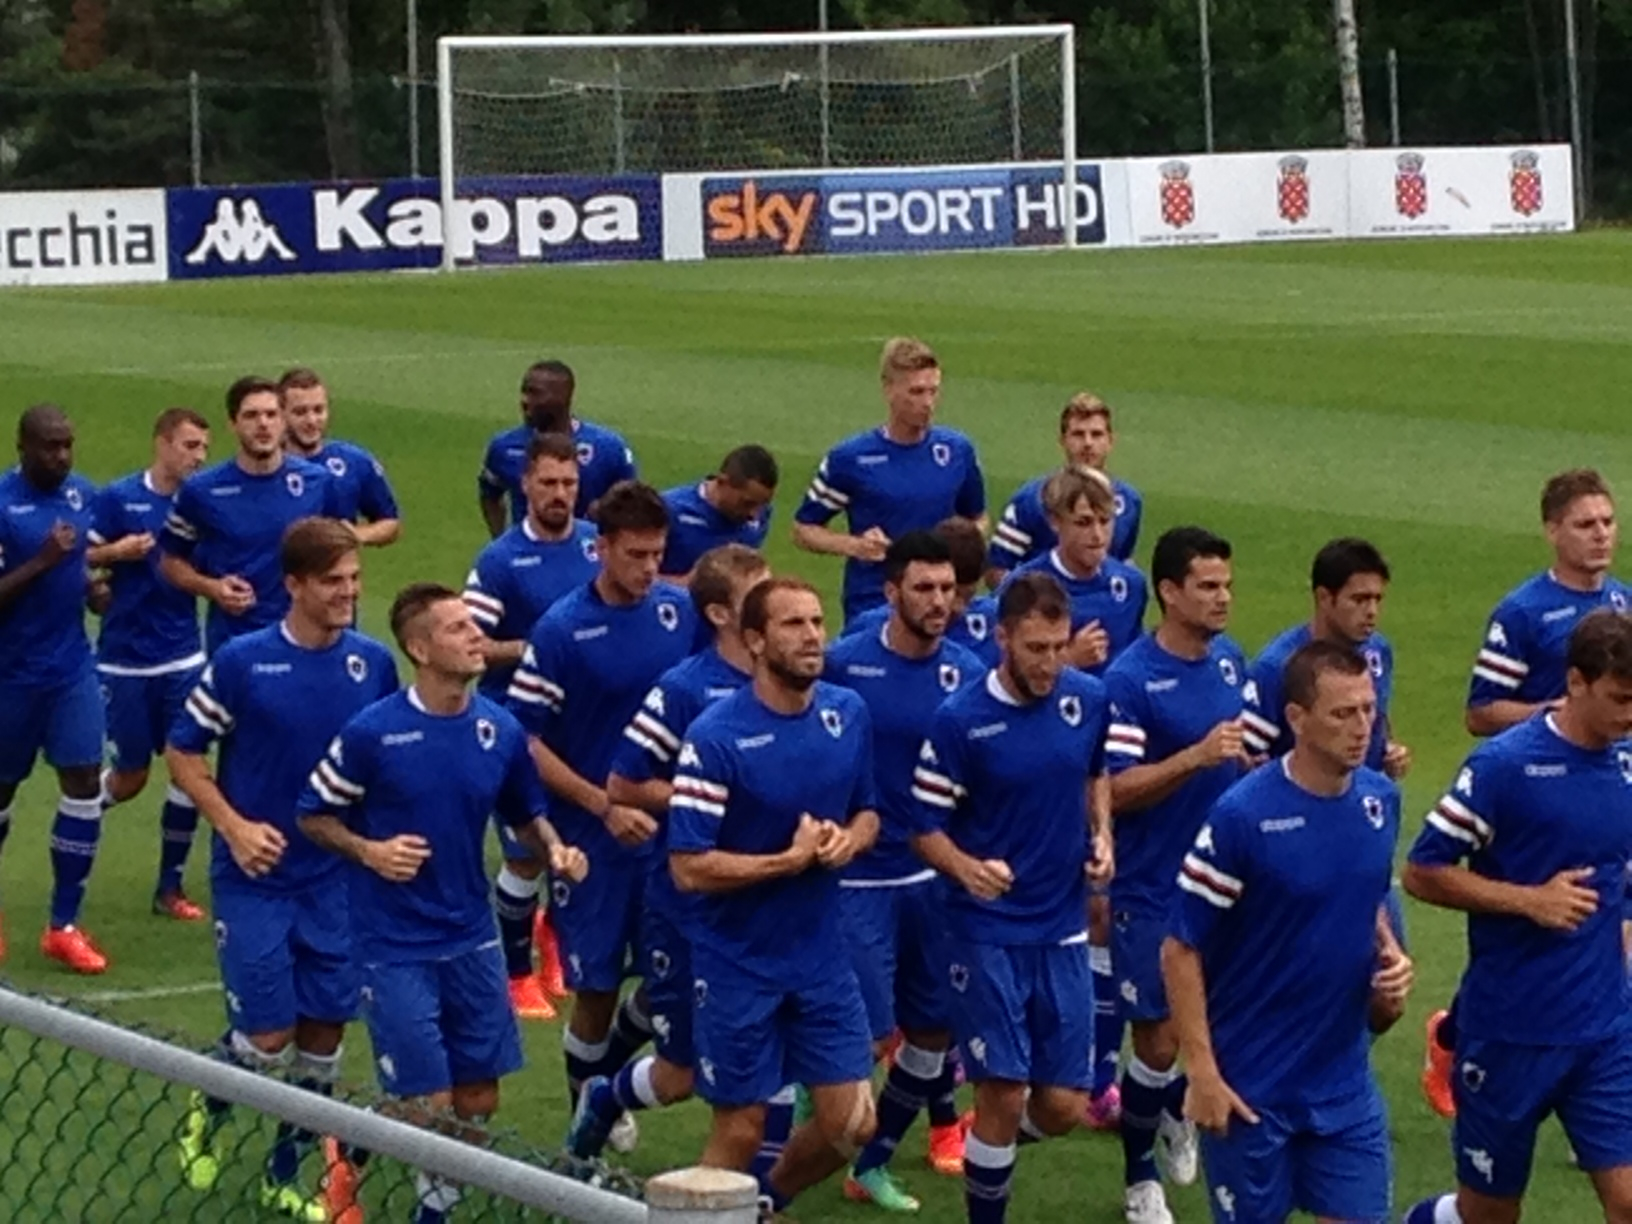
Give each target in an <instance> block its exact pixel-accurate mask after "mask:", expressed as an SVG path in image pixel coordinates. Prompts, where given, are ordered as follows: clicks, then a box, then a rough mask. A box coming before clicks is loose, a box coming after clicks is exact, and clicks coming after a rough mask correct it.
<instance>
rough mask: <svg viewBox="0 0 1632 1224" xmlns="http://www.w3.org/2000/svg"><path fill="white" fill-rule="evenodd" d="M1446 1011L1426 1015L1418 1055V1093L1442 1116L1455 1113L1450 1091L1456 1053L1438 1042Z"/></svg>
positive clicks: (1452, 1095)
mask: <svg viewBox="0 0 1632 1224" xmlns="http://www.w3.org/2000/svg"><path fill="white" fill-rule="evenodd" d="M1448 1014H1449V1013H1447V1012H1446V1011H1444V1010H1443V1009H1441V1010H1440V1011H1436V1012H1435V1013H1434V1014H1433V1015H1431V1016H1429V1017H1428V1025H1427V1030H1426V1033H1425V1036H1426V1038H1427V1049H1426V1050H1425V1051H1424V1052H1423V1057H1422V1095H1423V1097H1424V1099H1426V1100H1427V1102H1428V1108H1430V1109H1432V1110H1433V1111H1434V1112H1435V1113H1437V1114H1438V1115H1439V1116H1440V1117H1442V1118H1454V1117H1456V1097H1455V1095H1454V1094H1453V1093H1452V1092H1451V1072H1452V1070H1453V1069H1454V1067H1455V1065H1456V1055H1454V1054H1452V1053H1451V1051H1449V1050H1447V1049H1446V1048H1445V1047H1444V1046H1442V1045H1440V1044H1439V1026H1440V1023H1441V1022H1442V1021H1443V1020H1444V1019H1445V1017H1446V1016H1447V1015H1448Z"/></svg>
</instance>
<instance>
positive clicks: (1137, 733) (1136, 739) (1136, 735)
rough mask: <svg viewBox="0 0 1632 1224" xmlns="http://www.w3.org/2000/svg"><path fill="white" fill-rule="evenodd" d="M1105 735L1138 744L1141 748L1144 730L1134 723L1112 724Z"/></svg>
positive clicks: (1143, 740)
mask: <svg viewBox="0 0 1632 1224" xmlns="http://www.w3.org/2000/svg"><path fill="white" fill-rule="evenodd" d="M1105 734H1107V735H1116V736H1120V737H1121V738H1122V739H1125V740H1127V741H1129V742H1130V743H1134V744H1138V745H1139V746H1140V747H1143V746H1144V743H1145V729H1144V728H1143V727H1141V726H1138V725H1136V724H1134V723H1112V724H1111V725H1110V728H1109V729H1108V730H1107V731H1106V732H1105Z"/></svg>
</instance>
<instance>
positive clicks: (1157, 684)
mask: <svg viewBox="0 0 1632 1224" xmlns="http://www.w3.org/2000/svg"><path fill="white" fill-rule="evenodd" d="M1246 672H1247V664H1246V659H1245V656H1243V655H1242V653H1241V648H1240V647H1239V646H1237V645H1236V644H1235V643H1234V642H1232V641H1231V640H1230V639H1229V638H1227V637H1225V636H1223V635H1222V634H1221V635H1219V636H1218V637H1215V638H1214V639H1213V640H1212V642H1211V643H1209V644H1208V647H1207V653H1206V654H1205V655H1203V656H1202V657H1201V658H1199V659H1181V658H1179V657H1178V656H1177V655H1174V654H1170V653H1168V652H1167V651H1166V650H1164V649H1163V648H1162V646H1161V645H1160V644H1159V643H1158V642H1157V641H1156V635H1155V633H1147V634H1146V635H1145V636H1144V637H1142V638H1140V639H1139V640H1138V641H1137V642H1135V643H1134V644H1133V645H1132V646H1130V647H1129V648H1128V649H1127V650H1126V651H1125V652H1124V653H1123V655H1122V657H1121V658H1119V659H1118V660H1117V661H1116V662H1115V663H1113V664H1112V665H1111V668H1110V670H1109V671H1107V672H1106V673H1105V685H1106V688H1107V689H1108V691H1109V693H1110V699H1111V728H1110V731H1109V733H1108V735H1107V737H1106V741H1105V759H1106V761H1107V763H1108V764H1109V767H1110V772H1111V773H1112V774H1113V775H1114V774H1119V773H1121V772H1123V771H1124V770H1128V769H1132V768H1133V767H1134V766H1136V765H1154V764H1156V763H1157V762H1158V761H1165V760H1166V759H1167V758H1168V757H1170V756H1172V755H1173V754H1174V753H1176V752H1180V751H1182V750H1184V749H1186V748H1188V747H1190V746H1191V745H1192V744H1196V743H1200V742H1201V741H1202V740H1204V739H1206V738H1207V733H1208V732H1209V731H1211V730H1212V729H1213V728H1214V727H1215V726H1217V725H1218V724H1219V723H1221V722H1225V721H1227V720H1230V719H1237V718H1240V717H1241V712H1242V700H1243V699H1242V691H1241V690H1242V686H1243V684H1244V683H1245V677H1246ZM1242 772H1243V767H1242V766H1241V765H1240V764H1239V763H1238V762H1235V761H1225V762H1224V763H1223V764H1220V765H1215V766H1213V767H1212V768H1211V769H1203V770H1198V771H1197V772H1195V773H1193V774H1191V775H1190V776H1189V777H1188V778H1186V779H1185V780H1184V782H1183V783H1181V784H1180V785H1179V787H1178V789H1176V790H1175V791H1174V792H1173V793H1172V794H1170V795H1169V796H1168V797H1167V798H1165V799H1163V800H1162V801H1161V802H1159V803H1155V804H1152V805H1150V806H1149V807H1144V808H1140V809H1139V810H1137V811H1122V812H1118V813H1117V814H1116V820H1115V829H1116V878H1115V879H1114V880H1112V881H1111V899H1112V901H1113V903H1114V904H1115V905H1116V906H1117V908H1118V909H1133V910H1138V911H1140V912H1142V913H1150V912H1152V911H1157V912H1160V911H1165V910H1166V909H1167V907H1168V905H1169V904H1170V903H1171V901H1172V899H1173V889H1174V883H1173V882H1174V880H1175V879H1177V877H1178V874H1179V864H1180V863H1181V862H1182V861H1183V860H1184V855H1185V851H1187V850H1188V849H1189V848H1190V846H1191V844H1192V843H1193V842H1194V841H1195V839H1196V832H1197V830H1199V829H1200V828H1201V826H1202V823H1203V822H1204V821H1205V820H1206V819H1207V813H1208V811H1209V810H1211V808H1212V806H1213V804H1214V802H1216V801H1217V799H1218V797H1219V796H1220V795H1222V794H1223V793H1224V791H1225V790H1226V789H1228V787H1229V786H1230V784H1231V783H1232V782H1234V781H1235V780H1236V779H1238V778H1239V777H1240V776H1241V774H1242Z"/></svg>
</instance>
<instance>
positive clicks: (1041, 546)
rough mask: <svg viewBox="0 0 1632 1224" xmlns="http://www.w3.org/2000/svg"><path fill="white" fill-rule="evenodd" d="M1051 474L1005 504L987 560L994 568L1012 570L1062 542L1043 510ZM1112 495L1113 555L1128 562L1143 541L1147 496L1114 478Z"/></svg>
mask: <svg viewBox="0 0 1632 1224" xmlns="http://www.w3.org/2000/svg"><path fill="white" fill-rule="evenodd" d="M1053 475H1054V473H1053V472H1050V473H1049V474H1048V476H1039V477H1037V478H1036V479H1035V480H1029V481H1027V482H1026V483H1025V484H1023V485H1021V486H1020V487H1019V488H1018V489H1017V490H1015V494H1014V496H1013V497H1011V498H1010V499H1009V504H1008V505H1006V506H1004V507H1003V516H1002V517H1001V518H1000V519H998V521H997V527H996V529H995V530H994V531H993V533H992V543H991V546H990V548H989V550H988V551H987V563H988V564H989V565H991V567H992V568H993V569H1000V570H1010V569H1013V568H1014V567H1015V566H1017V565H1023V564H1024V563H1025V562H1027V561H1033V560H1035V559H1036V558H1038V557H1041V556H1043V555H1044V554H1045V553H1047V552H1048V550H1049V549H1051V548H1053V547H1054V546H1055V545H1057V544H1058V543H1059V542H1060V537H1059V536H1058V535H1056V534H1055V532H1054V525H1053V524H1052V523H1050V522H1049V521H1048V511H1046V510H1044V509H1043V486H1044V485H1046V484H1047V483H1048V481H1049V477H1051V476H1053ZM1111 498H1112V506H1113V509H1114V513H1115V516H1116V517H1115V519H1114V520H1113V521H1112V524H1111V556H1113V557H1115V558H1116V559H1117V560H1118V561H1126V560H1128V559H1129V558H1130V557H1132V556H1133V550H1134V549H1135V548H1136V547H1138V544H1139V518H1140V515H1142V514H1143V513H1144V506H1145V502H1144V498H1142V497H1140V496H1139V490H1137V489H1135V488H1134V487H1133V486H1132V485H1130V484H1128V483H1127V482H1126V481H1122V480H1117V479H1116V478H1115V477H1114V476H1113V477H1111Z"/></svg>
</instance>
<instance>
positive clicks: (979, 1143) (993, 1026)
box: [946, 944, 1087, 1224]
mask: <svg viewBox="0 0 1632 1224" xmlns="http://www.w3.org/2000/svg"><path fill="white" fill-rule="evenodd" d="M1026 953H1027V950H1026V949H1015V948H999V947H985V946H981V945H974V944H969V945H963V946H960V947H955V948H949V949H947V952H946V955H947V959H948V961H949V966H948V971H947V975H946V981H947V983H948V985H949V987H950V993H949V994H948V996H947V998H948V1000H949V1003H950V1009H951V1017H952V1032H953V1035H954V1036H955V1037H956V1039H957V1042H958V1047H959V1049H961V1050H962V1051H963V1053H964V1058H965V1062H964V1066H965V1069H966V1074H967V1075H968V1077H969V1080H970V1081H971V1082H972V1083H973V1084H974V1086H975V1116H974V1121H973V1123H972V1124H971V1126H970V1128H969V1134H968V1136H967V1138H966V1139H965V1140H964V1150H963V1185H964V1202H965V1204H966V1207H967V1210H968V1213H969V1220H970V1224H1000V1222H1001V1221H1002V1220H1003V1219H1005V1218H1006V1216H1007V1213H1008V1207H1009V1190H1010V1183H1011V1182H1012V1181H1013V1178H1014V1162H1015V1152H1016V1149H1017V1145H1018V1144H1019V1141H1020V1134H1021V1129H1022V1126H1023V1125H1024V1122H1025V1116H1026V1097H1027V1094H1028V1089H1027V1087H1026V1085H1027V1084H1028V1083H1029V1082H1030V1081H1031V1078H1032V1033H1031V1029H1030V1026H1029V1024H1028V1023H1027V1019H1026V1016H1027V1010H1028V1007H1029V1005H1030V1002H1031V996H1030V987H1031V984H1032V974H1031V972H1030V968H1031V966H1030V965H1029V963H1028V958H1027V955H1026ZM1082 1052H1083V1055H1084V1056H1086V1054H1087V1047H1086V1045H1085V1046H1084V1047H1083V1051H1082Z"/></svg>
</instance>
